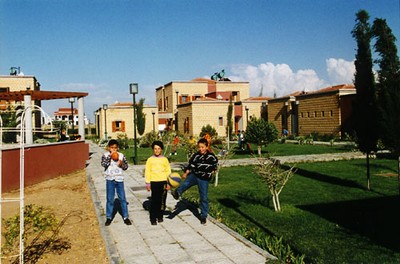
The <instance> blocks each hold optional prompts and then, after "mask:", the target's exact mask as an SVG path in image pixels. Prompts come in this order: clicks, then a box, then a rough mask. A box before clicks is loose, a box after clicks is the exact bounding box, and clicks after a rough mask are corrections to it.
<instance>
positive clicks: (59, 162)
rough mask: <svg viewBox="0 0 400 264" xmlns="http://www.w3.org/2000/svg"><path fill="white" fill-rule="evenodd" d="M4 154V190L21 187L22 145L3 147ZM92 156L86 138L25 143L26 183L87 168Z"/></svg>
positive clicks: (33, 182)
mask: <svg viewBox="0 0 400 264" xmlns="http://www.w3.org/2000/svg"><path fill="white" fill-rule="evenodd" d="M0 155H1V156H0V157H1V172H2V192H9V191H11V190H16V189H19V185H20V183H19V178H20V160H21V158H20V156H21V155H20V147H19V145H18V146H16V147H10V148H9V147H7V148H2V149H1V152H0ZM88 159H89V144H87V143H85V141H83V140H82V141H65V142H59V143H50V144H41V145H29V146H25V148H24V152H23V159H22V160H24V175H25V177H24V182H25V186H29V185H33V184H36V183H39V182H42V181H45V180H48V179H52V178H56V177H58V176H61V175H65V174H69V173H72V172H75V171H78V170H81V169H84V168H85V167H86V161H87V160H88Z"/></svg>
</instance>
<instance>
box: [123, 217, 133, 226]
mask: <svg viewBox="0 0 400 264" xmlns="http://www.w3.org/2000/svg"><path fill="white" fill-rule="evenodd" d="M124 223H125V225H132V222H131V220H130V219H129V218H125V219H124Z"/></svg>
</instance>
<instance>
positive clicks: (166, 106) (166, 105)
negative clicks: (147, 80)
mask: <svg viewBox="0 0 400 264" xmlns="http://www.w3.org/2000/svg"><path fill="white" fill-rule="evenodd" d="M166 110H168V96H167V97H165V109H164V111H166Z"/></svg>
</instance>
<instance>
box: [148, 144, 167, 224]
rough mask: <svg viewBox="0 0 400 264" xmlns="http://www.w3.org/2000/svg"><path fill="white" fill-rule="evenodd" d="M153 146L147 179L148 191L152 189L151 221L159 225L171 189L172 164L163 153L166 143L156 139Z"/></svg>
mask: <svg viewBox="0 0 400 264" xmlns="http://www.w3.org/2000/svg"><path fill="white" fill-rule="evenodd" d="M151 147H152V149H153V156H151V157H150V158H148V159H147V161H146V170H145V181H146V189H147V191H150V190H151V203H150V222H151V224H152V225H157V222H159V223H161V222H162V221H163V215H164V210H165V202H166V200H167V190H168V189H169V185H168V183H167V178H168V175H170V174H171V166H170V165H169V161H168V159H167V158H166V157H164V156H163V155H162V151H163V149H164V144H163V143H162V142H161V141H154V142H153V144H151Z"/></svg>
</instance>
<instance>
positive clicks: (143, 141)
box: [139, 131, 158, 148]
mask: <svg viewBox="0 0 400 264" xmlns="http://www.w3.org/2000/svg"><path fill="white" fill-rule="evenodd" d="M157 139H158V136H157V133H156V132H155V131H151V132H148V133H146V134H144V135H143V137H141V138H140V142H139V146H140V147H142V148H148V147H150V146H151V144H152V143H153V142H154V141H155V140H157Z"/></svg>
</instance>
